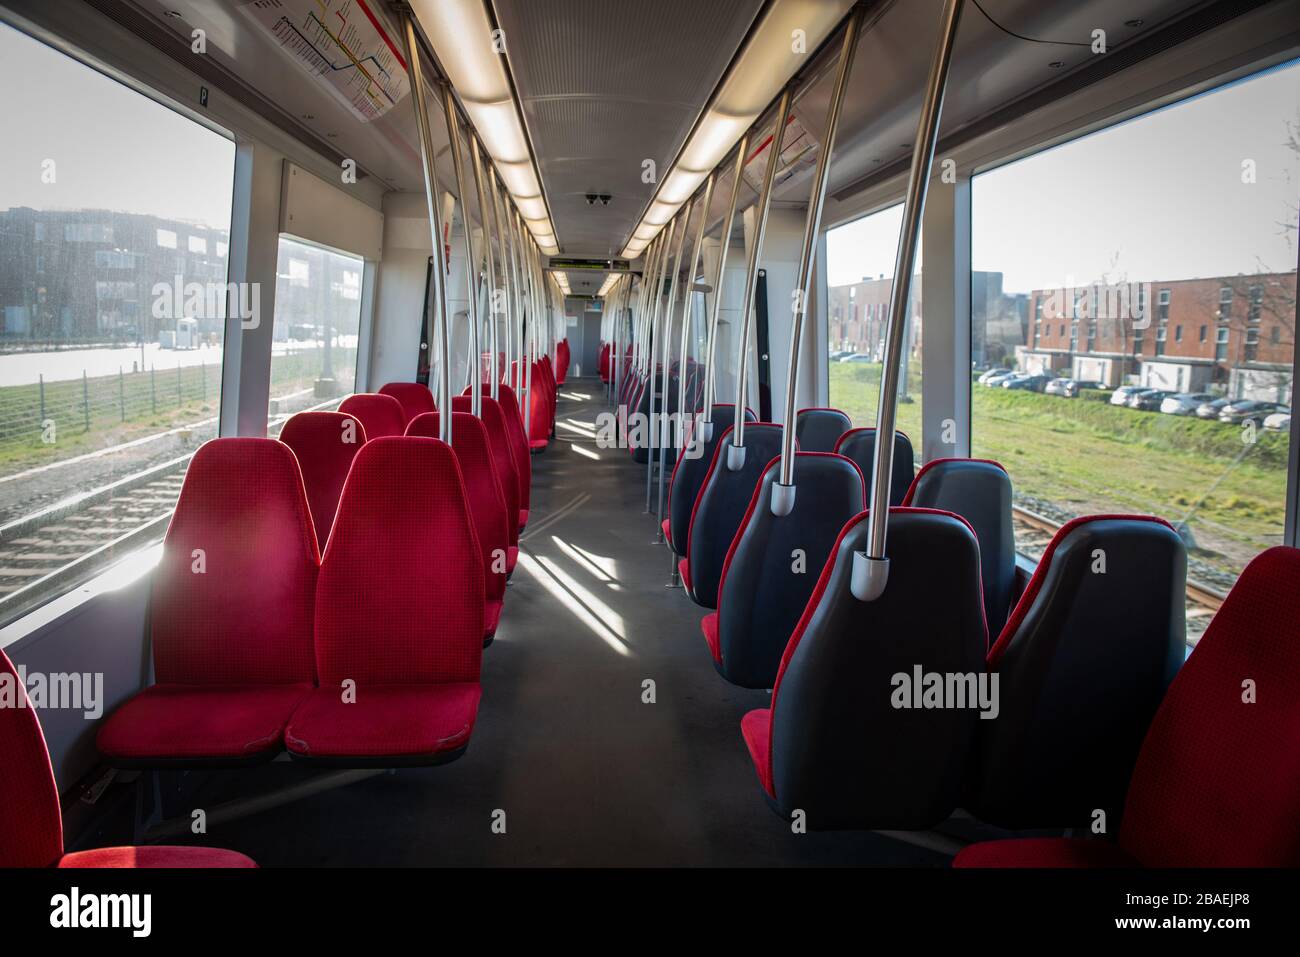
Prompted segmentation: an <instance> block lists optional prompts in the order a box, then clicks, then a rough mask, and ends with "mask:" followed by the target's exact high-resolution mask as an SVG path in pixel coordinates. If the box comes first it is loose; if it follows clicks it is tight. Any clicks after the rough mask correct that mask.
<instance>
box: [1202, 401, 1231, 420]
mask: <svg viewBox="0 0 1300 957" xmlns="http://www.w3.org/2000/svg"><path fill="white" fill-rule="evenodd" d="M1230 401H1231V400H1230V399H1212V400H1211V401H1209V402H1202V403H1201V404H1200V405H1198V406H1197V407H1196V417H1197V418H1198V419H1217V418H1218V417H1219V413H1220V412H1222V411H1223V407H1224V406H1225V405H1227V404H1228V403H1229V402H1230Z"/></svg>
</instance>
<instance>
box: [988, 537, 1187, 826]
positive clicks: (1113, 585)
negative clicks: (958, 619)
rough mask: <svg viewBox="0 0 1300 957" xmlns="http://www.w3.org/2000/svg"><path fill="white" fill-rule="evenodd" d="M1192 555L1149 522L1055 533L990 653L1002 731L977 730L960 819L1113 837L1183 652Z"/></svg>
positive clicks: (995, 725)
mask: <svg viewBox="0 0 1300 957" xmlns="http://www.w3.org/2000/svg"><path fill="white" fill-rule="evenodd" d="M1186 598H1187V553H1186V549H1185V548H1184V547H1183V542H1182V539H1180V538H1179V537H1178V535H1177V533H1176V532H1174V530H1173V529H1172V528H1171V527H1170V526H1169V524H1168V523H1167V522H1164V521H1162V520H1160V519H1156V518H1151V517H1150V516H1144V515H1109V516H1094V517H1086V518H1080V519H1075V520H1074V521H1072V522H1068V523H1066V524H1065V525H1064V526H1062V527H1061V529H1060V530H1059V531H1057V533H1056V535H1055V537H1053V539H1052V542H1051V544H1050V545H1048V547H1047V550H1046V551H1045V552H1044V553H1043V557H1042V558H1041V559H1040V560H1039V563H1038V568H1037V569H1036V570H1035V572H1034V576H1033V578H1031V579H1030V581H1029V585H1028V587H1027V588H1026V589H1025V592H1024V594H1023V595H1022V596H1021V598H1020V601H1019V602H1017V603H1016V608H1015V610H1014V611H1013V612H1012V614H1011V617H1010V618H1009V619H1008V620H1007V623H1006V626H1005V627H1004V628H1003V629H1002V633H1001V634H1000V635H999V636H998V639H997V641H996V642H995V643H994V645H993V647H992V648H991V649H990V651H989V656H988V663H989V670H990V672H996V673H997V675H998V682H999V696H1000V698H999V700H1000V711H999V714H998V717H997V719H996V720H992V721H982V722H980V724H981V727H980V735H979V744H978V760H977V763H976V766H975V768H974V769H973V771H972V779H973V782H974V784H973V787H972V793H971V797H970V800H969V802H968V807H969V808H970V810H971V811H972V812H974V813H975V814H976V815H978V816H979V817H981V818H983V819H984V820H987V821H988V822H990V823H993V824H1000V825H1003V826H1006V827H1013V828H1033V827H1061V828H1066V827H1075V826H1091V825H1092V824H1093V814H1094V812H1095V811H1097V810H1102V811H1104V812H1105V814H1106V821H1107V827H1108V828H1109V832H1110V833H1114V831H1115V827H1116V825H1118V823H1119V816H1120V814H1121V813H1122V811H1123V807H1124V794H1125V791H1126V790H1127V788H1128V782H1129V777H1130V776H1131V774H1132V772H1133V765H1134V762H1135V761H1136V760H1137V754H1138V749H1139V748H1140V747H1141V745H1142V739H1143V737H1144V736H1145V735H1146V733H1147V728H1148V727H1149V726H1150V724H1151V718H1152V716H1153V715H1154V714H1155V713H1156V709H1157V708H1158V707H1159V706H1160V701H1161V699H1162V698H1163V697H1164V694H1165V689H1166V688H1168V686H1169V682H1170V681H1172V680H1173V677H1174V675H1175V674H1176V673H1177V671H1178V668H1179V666H1180V665H1181V664H1182V661H1183V655H1184V650H1185V641H1186V623H1185V620H1184V617H1185V615H1184V610H1185V607H1186Z"/></svg>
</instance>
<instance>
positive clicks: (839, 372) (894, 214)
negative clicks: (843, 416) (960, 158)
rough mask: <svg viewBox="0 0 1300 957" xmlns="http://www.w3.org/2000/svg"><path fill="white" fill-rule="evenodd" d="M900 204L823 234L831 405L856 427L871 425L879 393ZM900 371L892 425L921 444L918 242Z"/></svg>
mask: <svg viewBox="0 0 1300 957" xmlns="http://www.w3.org/2000/svg"><path fill="white" fill-rule="evenodd" d="M902 220H903V206H902V204H901V203H900V204H898V205H896V206H890V207H889V208H888V209H883V210H881V211H880V212H878V213H873V214H872V215H870V216H864V217H862V218H861V219H857V220H854V221H853V222H851V223H845V224H844V225H843V226H838V227H836V228H835V229H832V230H830V231H829V232H828V233H827V234H826V283H827V285H828V286H829V290H828V294H829V298H828V301H827V310H826V321H827V324H828V328H827V335H826V343H827V348H828V350H829V353H830V354H829V356H828V366H827V389H828V394H829V400H830V404H831V405H832V406H834V407H835V408H837V409H842V410H844V411H845V412H847V413H848V414H849V416H850V417H851V418H852V419H853V424H854V425H855V426H874V425H875V424H876V407H877V402H878V400H879V398H880V372H881V369H882V368H883V362H882V360H883V354H884V349H885V330H886V328H887V327H888V325H889V300H890V296H891V294H892V292H893V288H894V264H895V259H896V256H897V253H898V231H899V228H900V226H901V224H902ZM903 351H904V355H905V356H906V362H905V363H904V364H903V371H902V376H901V377H900V379H899V383H898V417H897V423H898V426H897V427H898V428H899V429H900V430H901V431H903V432H906V433H907V434H908V436H909V437H910V438H911V440H912V447H913V449H914V450H915V451H916V453H917V454H918V455H919V454H920V450H921V255H920V246H919V244H918V247H917V257H916V265H915V272H914V274H913V276H912V287H911V290H910V302H909V303H908V312H907V327H906V330H905V333H904V349H903Z"/></svg>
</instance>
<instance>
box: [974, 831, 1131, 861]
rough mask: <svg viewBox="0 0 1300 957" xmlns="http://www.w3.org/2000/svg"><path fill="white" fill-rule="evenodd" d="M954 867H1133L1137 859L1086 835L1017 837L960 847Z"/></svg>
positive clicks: (1111, 845)
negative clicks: (1082, 836)
mask: <svg viewBox="0 0 1300 957" xmlns="http://www.w3.org/2000/svg"><path fill="white" fill-rule="evenodd" d="M952 863H953V866H954V867H1134V866H1135V865H1136V863H1137V862H1136V861H1134V860H1133V858H1131V857H1129V856H1128V855H1127V854H1125V853H1124V851H1122V850H1121V849H1120V848H1119V847H1117V846H1115V845H1114V844H1112V843H1110V841H1095V840H1088V839H1086V838H1053V837H1045V838H1036V837H1026V838H1017V839H1014V840H1010V841H984V842H983V843H980V844H972V845H970V847H966V848H963V849H962V850H961V851H960V852H959V853H958V854H957V856H956V857H955V858H953V862H952Z"/></svg>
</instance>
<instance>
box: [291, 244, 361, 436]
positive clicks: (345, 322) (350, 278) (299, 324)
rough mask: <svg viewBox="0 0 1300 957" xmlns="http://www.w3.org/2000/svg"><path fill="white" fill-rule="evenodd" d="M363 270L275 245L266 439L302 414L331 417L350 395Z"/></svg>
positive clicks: (316, 249)
mask: <svg viewBox="0 0 1300 957" xmlns="http://www.w3.org/2000/svg"><path fill="white" fill-rule="evenodd" d="M364 266H365V263H364V262H363V261H362V260H360V259H357V258H355V257H353V256H345V255H343V254H342V253H336V252H333V251H331V250H328V249H325V248H323V247H321V246H312V245H309V244H307V243H304V242H299V241H298V240H296V239H290V238H289V237H288V236H281V237H280V251H279V257H278V264H277V266H276V270H275V272H276V280H275V329H274V331H273V334H272V337H273V339H274V344H273V346H272V351H271V405H270V409H269V418H268V431H269V433H270V434H271V435H279V434H280V426H281V425H283V424H284V420H285V419H287V418H288V417H289V416H290V415H292V414H293V413H295V412H300V411H302V410H304V409H334V408H336V407H337V406H338V404H339V403H340V402H341V401H343V399H344V398H345V397H346V396H347V395H348V394H349V393H351V392H352V389H353V386H354V385H355V384H356V374H357V334H358V331H359V329H360V326H361V277H362V272H363V269H364Z"/></svg>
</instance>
